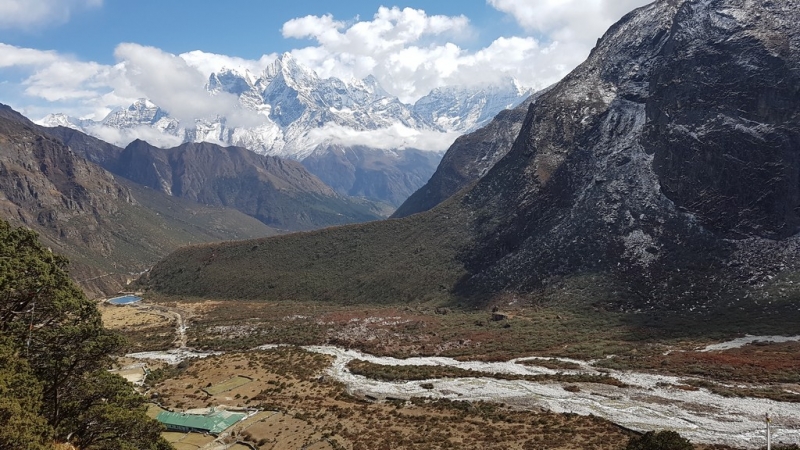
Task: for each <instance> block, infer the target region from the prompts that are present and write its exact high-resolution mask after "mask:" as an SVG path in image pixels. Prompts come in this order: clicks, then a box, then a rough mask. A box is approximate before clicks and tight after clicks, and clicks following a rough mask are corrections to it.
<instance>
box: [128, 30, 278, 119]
mask: <svg viewBox="0 0 800 450" xmlns="http://www.w3.org/2000/svg"><path fill="white" fill-rule="evenodd" d="M114 55H115V56H116V58H117V59H118V60H119V61H120V66H121V71H122V74H123V76H121V77H118V78H116V79H114V80H112V83H113V86H114V90H115V92H116V93H117V94H118V95H121V96H123V97H125V96H135V95H138V96H140V97H146V98H148V99H150V100H151V101H152V102H153V103H155V104H157V105H158V106H160V107H161V108H163V109H164V110H166V111H168V112H169V114H170V115H171V116H172V117H174V118H176V119H178V120H179V121H180V122H182V123H184V124H186V123H193V122H194V120H195V119H199V118H214V117H216V116H225V117H226V118H227V120H228V124H229V125H232V126H256V125H258V124H260V123H263V121H264V118H263V117H262V116H259V115H258V114H257V113H254V112H252V111H249V110H245V109H242V108H241V106H240V105H239V101H238V98H237V97H236V96H235V95H233V94H229V93H226V92H220V93H219V94H217V95H214V96H210V95H208V93H207V92H206V90H205V88H204V85H205V82H206V77H205V76H204V75H203V74H202V73H201V72H200V71H199V70H198V69H196V68H195V67H192V66H190V65H189V64H188V63H187V62H186V61H185V60H184V59H183V58H181V57H179V56H176V55H173V54H171V53H167V52H164V51H162V50H160V49H157V48H155V47H147V46H143V45H138V44H130V43H126V44H120V45H118V46H117V48H116V50H115V51H114Z"/></svg>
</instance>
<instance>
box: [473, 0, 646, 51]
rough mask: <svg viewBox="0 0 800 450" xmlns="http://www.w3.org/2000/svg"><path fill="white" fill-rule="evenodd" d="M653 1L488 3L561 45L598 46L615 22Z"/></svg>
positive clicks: (502, 0)
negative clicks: (570, 43) (561, 43)
mask: <svg viewBox="0 0 800 450" xmlns="http://www.w3.org/2000/svg"><path fill="white" fill-rule="evenodd" d="M651 1H652V0H487V3H488V4H490V5H491V6H492V7H494V8H495V9H497V10H499V11H502V12H505V13H507V14H510V15H511V16H512V17H514V19H516V21H517V22H518V23H519V24H520V25H521V26H522V27H524V28H526V29H528V30H530V31H536V32H539V33H541V34H544V35H546V36H548V37H549V38H550V39H551V40H554V41H559V42H578V43H581V44H583V45H584V46H587V45H588V46H589V48H591V45H593V44H594V42H595V41H596V40H597V38H599V37H600V36H602V34H603V33H604V32H605V31H606V30H607V29H608V27H610V26H611V24H613V23H614V22H616V21H617V20H619V19H620V18H621V17H622V16H623V15H624V14H625V13H627V12H629V11H631V10H633V9H634V8H636V7H639V6H643V5H646V4H648V3H651Z"/></svg>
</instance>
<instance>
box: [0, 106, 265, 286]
mask: <svg viewBox="0 0 800 450" xmlns="http://www.w3.org/2000/svg"><path fill="white" fill-rule="evenodd" d="M73 145H76V142H73ZM148 191H149V192H148ZM0 214H2V217H3V218H4V219H6V220H8V221H10V222H11V223H12V224H14V225H24V226H27V227H30V228H32V229H34V230H36V231H37V232H39V233H40V235H41V240H42V242H44V243H45V244H46V245H47V246H49V247H50V248H51V249H52V250H53V251H55V252H58V253H61V254H64V255H66V256H68V257H69V258H70V259H71V261H72V266H71V274H72V276H73V278H74V279H75V280H76V281H78V282H79V284H81V286H82V287H83V288H84V289H86V290H87V293H89V294H92V295H96V294H99V293H103V292H115V291H116V290H118V289H119V288H120V287H121V286H123V285H124V283H125V281H126V279H129V278H131V277H132V276H133V274H134V273H138V272H141V271H143V270H145V269H147V268H148V267H150V265H152V264H153V263H154V262H156V261H157V260H158V259H159V258H161V257H163V256H164V255H165V254H167V253H168V252H170V251H172V250H174V249H176V248H177V247H179V246H181V245H186V244H191V243H199V242H209V241H219V240H225V239H246V238H253V237H258V236H266V235H271V234H276V232H275V231H274V230H271V229H270V228H268V227H266V226H264V225H263V224H261V223H260V222H258V221H256V220H254V219H252V218H250V217H247V216H245V215H244V214H241V213H239V212H237V211H234V210H228V209H221V208H210V207H204V206H201V205H198V204H195V203H193V202H188V201H181V200H179V199H172V198H170V197H168V196H165V195H163V194H160V193H157V192H152V191H151V190H147V189H144V188H143V187H141V186H138V185H136V184H134V183H130V182H128V181H126V180H119V179H117V178H115V177H114V176H113V175H112V174H110V173H108V172H107V171H106V170H104V169H103V168H101V167H99V166H97V165H95V164H93V163H91V162H89V161H87V160H85V159H83V158H81V157H79V156H77V155H76V154H75V153H74V152H72V151H71V150H70V149H69V148H68V147H67V146H65V145H64V143H63V142H62V141H61V140H59V139H57V138H55V137H53V136H50V135H47V134H44V133H42V131H41V129H40V127H38V126H37V125H35V124H33V123H32V122H30V121H29V120H28V119H26V118H25V117H23V116H22V115H20V114H18V113H17V112H15V111H13V110H12V109H11V108H9V107H7V106H5V105H0Z"/></svg>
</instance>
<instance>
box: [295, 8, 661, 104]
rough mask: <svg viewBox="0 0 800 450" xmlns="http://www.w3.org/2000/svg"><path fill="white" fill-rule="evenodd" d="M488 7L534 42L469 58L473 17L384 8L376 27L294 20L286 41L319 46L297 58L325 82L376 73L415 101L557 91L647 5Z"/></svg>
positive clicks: (506, 41)
mask: <svg viewBox="0 0 800 450" xmlns="http://www.w3.org/2000/svg"><path fill="white" fill-rule="evenodd" d="M488 3H490V4H491V5H492V6H494V7H495V8H497V9H498V10H500V11H503V12H505V13H508V14H510V15H511V16H513V17H514V18H515V19H516V20H517V21H518V22H519V23H520V24H521V25H522V26H523V27H525V28H526V29H528V30H530V31H531V32H532V33H531V36H521V37H501V38H498V39H496V40H495V41H494V42H492V43H491V44H490V45H488V46H487V47H485V48H482V49H479V50H477V51H468V50H466V49H464V48H462V47H460V46H459V45H458V44H457V43H456V42H457V41H458V37H459V36H465V35H468V34H470V33H471V32H472V30H471V28H470V24H469V20H468V19H467V18H466V17H464V16H454V17H450V16H428V15H426V13H425V12H424V11H422V10H417V9H412V8H405V9H402V10H401V9H399V8H384V7H382V8H380V9H379V10H378V12H377V13H376V14H375V16H374V17H373V18H372V19H371V20H361V21H358V20H357V21H355V22H351V23H346V22H343V21H339V20H335V19H334V17H332V16H330V15H325V16H306V17H302V18H298V19H294V20H290V21H288V22H286V24H284V26H283V35H284V37H291V38H299V39H304V38H306V39H313V40H314V41H316V44H317V45H315V46H309V47H305V48H301V49H297V50H294V51H292V54H293V56H294V57H295V58H296V59H297V60H298V61H299V62H301V63H302V64H304V65H307V66H309V67H311V68H312V69H314V70H315V71H316V72H317V73H318V74H319V75H320V76H321V77H323V78H325V77H330V76H335V77H339V78H343V79H348V78H363V77H365V76H367V75H370V74H372V75H374V76H375V77H376V78H377V79H378V81H379V82H380V83H381V85H382V86H383V87H384V88H385V89H386V90H387V91H388V92H389V93H391V94H393V95H396V96H397V97H399V98H400V99H401V100H402V101H404V102H413V101H415V100H416V99H418V98H419V97H421V96H423V95H425V94H427V93H428V92H430V90H431V89H434V88H436V87H441V86H446V85H454V84H461V85H463V84H473V83H485V82H492V81H498V80H500V79H501V78H504V77H507V76H512V77H514V78H516V79H517V80H519V81H520V82H521V83H522V84H524V85H526V86H530V87H534V88H544V87H546V86H549V85H551V84H553V83H555V82H556V81H558V80H559V79H561V78H562V77H563V76H564V75H566V74H567V72H569V70H571V69H572V68H573V67H575V66H577V65H578V64H579V63H580V62H581V61H583V60H584V59H585V58H586V56H587V55H588V54H589V50H590V49H591V48H592V46H593V45H594V43H595V41H596V40H597V38H599V37H600V36H601V35H602V33H603V32H604V31H605V30H606V29H607V28H608V26H610V25H611V23H613V22H614V21H615V20H617V19H619V18H620V17H621V16H622V15H623V14H624V13H625V12H627V11H628V10H630V9H632V8H633V7H635V6H639V5H642V4H645V3H646V0H617V1H613V2H612V1H611V0H580V1H579V0H528V1H523V0H488ZM533 36H536V38H535V37H533ZM487 68H491V70H487Z"/></svg>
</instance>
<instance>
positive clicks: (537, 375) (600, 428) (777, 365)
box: [103, 299, 800, 449]
mask: <svg viewBox="0 0 800 450" xmlns="http://www.w3.org/2000/svg"><path fill="white" fill-rule="evenodd" d="M233 306H234V305H232V304H231V303H227V302H213V301H191V300H184V299H180V300H176V299H159V301H158V302H155V303H154V302H152V301H145V302H143V303H142V304H141V305H138V306H126V307H112V306H108V307H105V308H103V310H104V317H106V319H107V320H106V323H107V324H108V326H110V327H111V328H115V329H118V330H121V331H122V332H123V333H126V334H127V335H128V336H129V337H130V338H131V339H132V341H133V345H132V346H131V349H130V350H131V354H129V355H128V357H132V358H134V359H136V360H145V361H150V364H151V365H152V367H159V365H161V364H164V363H168V364H172V365H166V366H165V367H166V370H162V371H161V372H160V373H161V375H162V379H161V380H158V379H156V380H155V381H151V382H148V387H149V389H150V391H149V392H148V394H152V392H158V396H159V397H158V398H159V399H160V401H161V402H162V403H163V404H164V406H167V407H171V408H177V409H183V408H198V407H206V406H216V405H228V406H232V407H258V408H262V409H266V410H269V411H277V412H279V413H280V414H284V415H286V418H285V419H284V420H288V419H290V418H291V419H292V420H299V421H300V422H298V423H297V426H293V428H292V427H290V428H292V429H291V430H288V431H287V430H283V429H280V427H279V428H276V429H271V430H270V432H269V433H267V432H264V433H260V434H258V435H257V436H256V435H253V436H251V438H250V442H255V443H258V442H259V441H262V440H264V439H266V440H264V441H263V445H262V446H261V447H259V448H301V447H302V446H303V445H308V444H314V445H315V446H316V447H319V448H354V449H355V448H381V447H380V446H378V447H376V446H374V444H375V443H376V442H383V443H386V444H385V445H388V446H389V447H386V448H423V447H425V448H429V447H428V446H426V445H433V446H434V447H438V448H447V446H453V447H454V448H623V447H624V445H625V443H626V442H627V439H628V438H629V436H630V435H631V434H632V432H631V431H628V430H629V429H630V430H635V431H646V430H651V429H656V430H658V429H672V430H675V431H678V432H679V433H681V434H682V435H684V436H686V437H688V438H690V439H691V440H692V441H693V442H696V443H700V444H703V445H706V446H708V445H714V446H715V448H727V447H726V446H730V447H729V448H759V447H761V446H763V445H764V444H765V439H764V414H765V413H769V414H770V416H771V417H772V424H773V436H774V439H775V440H774V441H773V442H782V443H797V442H798V441H800V420H799V419H798V417H800V403H798V401H799V400H800V385H798V382H800V362H798V361H797V359H798V358H796V355H798V354H800V343H798V342H797V340H798V339H800V338H796V337H790V338H782V337H780V338H771V337H749V338H744V339H739V340H736V341H731V342H730V343H727V344H725V343H723V344H719V343H717V344H716V346H709V347H706V346H707V345H708V344H712V343H713V342H714V341H712V340H710V339H708V338H700V337H699V336H693V335H690V334H689V333H687V332H683V333H668V332H667V331H668V330H667V329H666V328H658V327H656V328H652V327H650V328H645V327H640V329H638V331H636V330H637V328H636V327H632V326H631V323H630V322H629V323H626V324H623V323H622V322H620V320H621V319H620V317H619V316H617V315H615V314H611V313H606V314H604V313H600V314H595V315H593V317H595V319H593V322H592V323H582V322H584V321H586V320H588V319H587V318H586V317H588V316H586V317H582V316H581V314H580V311H579V310H578V309H576V308H573V309H571V310H570V309H569V308H566V309H564V308H561V309H558V310H555V309H547V308H534V309H532V310H529V309H526V308H519V307H512V306H511V305H506V308H504V310H503V311H499V310H498V311H495V312H493V313H492V312H487V311H471V312H467V311H460V310H453V309H447V308H441V307H439V308H426V307H424V306H418V307H414V308H395V307H375V308H369V309H366V310H365V309H363V308H360V309H357V308H352V307H346V306H336V305H319V304H316V305H310V304H292V305H289V304H284V303H278V304H264V303H237V304H236V305H235V307H233ZM259 312H260V313H259ZM595 312H596V311H595ZM598 316H599V317H600V319H597V318H596V317H598ZM245 317H246V319H245ZM677 320H678V318H664V319H661V320H660V322H662V323H663V322H664V321H666V322H670V321H677ZM576 323H580V324H581V326H579V327H578V326H576ZM668 328H670V329H675V328H676V327H674V326H672V325H670V326H669V327H668ZM632 330H633V331H632ZM706 331H708V330H707V329H706ZM724 331H725V330H722V331H720V335H722V334H725V333H724ZM784 331H785V330H784ZM531 334H532V336H531ZM526 337H527V338H526ZM187 344H188V345H189V346H190V347H193V348H204V349H205V351H204V352H198V351H196V350H191V349H189V348H187V347H186V345H187ZM276 344H290V345H291V346H283V345H281V346H276ZM295 345H301V346H303V347H302V348H300V347H295ZM176 347H177V348H176ZM169 348H173V349H172V350H170V351H169V352H168V353H165V352H163V351H162V350H165V349H169ZM356 349H358V350H356ZM414 353H416V354H419V355H422V356H418V357H412V358H409V356H410V355H412V354H414ZM531 355H536V356H531ZM192 356H200V357H203V358H202V359H196V358H194V359H191V358H190V359H187V358H189V357H192ZM395 357H397V359H395ZM159 360H160V361H162V362H161V363H159V362H158V361H159ZM182 360H187V362H185V363H182V364H180V365H178V366H175V364H177V363H178V362H180V361H182ZM128 362H130V361H128ZM179 367H180V368H179ZM236 376H245V377H249V378H251V379H252V380H253V381H252V382H247V383H245V384H244V385H242V386H239V387H236V388H235V389H232V390H230V391H228V392H226V393H220V394H217V395H209V394H208V393H206V392H205V391H202V390H201V388H203V387H206V386H209V385H213V384H215V383H220V382H224V381H225V380H227V379H230V378H232V377H236ZM531 412H534V413H535V414H531ZM342 418H348V420H349V421H350V422H351V423H350V422H347V421H343V420H342ZM422 418H425V419H422ZM470 424H471V425H470ZM615 424H616V425H615ZM342 427H343V428H342ZM262 428H263V427H262ZM267 428H269V427H267ZM254 430H255V429H254ZM281 430H282V431H281ZM358 430H360V431H358ZM378 430H383V431H381V432H379V431H378ZM244 431H245V430H239V433H242V432H244ZM289 431H291V433H290V434H291V435H292V436H294V437H293V438H291V441H292V442H293V443H295V444H297V446H296V447H295V446H294V444H292V445H288V444H286V443H285V442H284V444H281V445H280V446H277V447H276V446H275V445H277V444H276V443H277V442H278V441H279V440H281V439H284V438H285V439H289V438H288V437H287V436H289V434H286V433H289ZM251 433H252V432H251ZM270 433H271V434H270ZM292 433H293V434H292ZM281 436H283V437H281ZM240 437H241V436H240ZM230 438H231V437H230V436H229V439H230ZM269 442H272V444H269ZM287 442H288V441H287ZM398 442H399V443H401V444H397V443H398ZM391 443H395V444H391ZM423 443H426V445H423ZM398 445H400V446H399V447H398ZM337 446H339V447H337ZM316 447H315V448H316ZM187 448H188V447H187Z"/></svg>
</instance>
